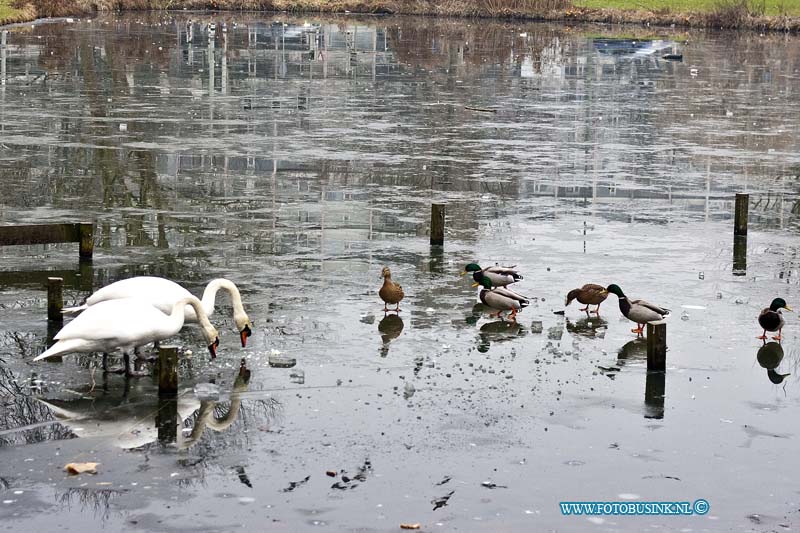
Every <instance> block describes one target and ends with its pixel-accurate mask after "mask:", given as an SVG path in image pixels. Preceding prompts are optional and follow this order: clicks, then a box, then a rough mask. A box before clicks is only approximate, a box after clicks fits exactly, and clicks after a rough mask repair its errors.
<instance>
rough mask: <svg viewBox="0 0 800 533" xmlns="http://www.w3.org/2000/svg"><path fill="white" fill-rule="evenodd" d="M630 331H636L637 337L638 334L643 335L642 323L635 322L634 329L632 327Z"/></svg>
mask: <svg viewBox="0 0 800 533" xmlns="http://www.w3.org/2000/svg"><path fill="white" fill-rule="evenodd" d="M631 333H636V336H637V337H638V336H640V335H641V336H642V337H643V336H644V335H643V333H644V324H638V323H637V324H636V329H632V330H631Z"/></svg>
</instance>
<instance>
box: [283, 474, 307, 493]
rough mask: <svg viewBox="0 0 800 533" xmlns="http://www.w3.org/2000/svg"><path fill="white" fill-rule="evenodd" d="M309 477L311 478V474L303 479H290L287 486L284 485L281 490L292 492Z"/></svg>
mask: <svg viewBox="0 0 800 533" xmlns="http://www.w3.org/2000/svg"><path fill="white" fill-rule="evenodd" d="M309 479H311V476H306V477H304V478H303V479H301V480H300V481H290V482H289V486H288V487H286V488H285V489H283V492H292V491H293V490H294V489H296V488H297V487H299V486H300V485H303V484H305V483H308V480H309Z"/></svg>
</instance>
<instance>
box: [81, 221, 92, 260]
mask: <svg viewBox="0 0 800 533" xmlns="http://www.w3.org/2000/svg"><path fill="white" fill-rule="evenodd" d="M78 233H79V235H80V249H79V250H78V256H79V257H80V260H81V261H91V260H92V254H93V253H94V224H79V225H78Z"/></svg>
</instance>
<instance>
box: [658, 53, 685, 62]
mask: <svg viewBox="0 0 800 533" xmlns="http://www.w3.org/2000/svg"><path fill="white" fill-rule="evenodd" d="M661 57H662V58H664V59H666V60H667V61H683V54H664V55H663V56H661Z"/></svg>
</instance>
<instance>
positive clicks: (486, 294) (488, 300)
mask: <svg viewBox="0 0 800 533" xmlns="http://www.w3.org/2000/svg"><path fill="white" fill-rule="evenodd" d="M481 285H482V286H483V288H482V289H480V292H479V294H478V298H480V300H481V302H482V303H483V304H484V305H486V306H488V307H491V308H492V309H497V313H495V314H494V316H500V313H502V312H503V311H511V314H510V315H509V318H510V319H511V320H516V317H517V312H518V311H519V310H520V309H522V308H523V307H527V306H528V305H529V304H530V301H529V300H528V299H527V298H525V297H524V296H522V295H521V294H517V293H516V292H514V291H512V290H510V289H506V288H503V287H497V288H495V289H492V282H491V281H489V279H488V278H483V279H482V280H481Z"/></svg>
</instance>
